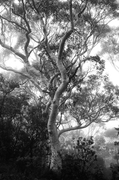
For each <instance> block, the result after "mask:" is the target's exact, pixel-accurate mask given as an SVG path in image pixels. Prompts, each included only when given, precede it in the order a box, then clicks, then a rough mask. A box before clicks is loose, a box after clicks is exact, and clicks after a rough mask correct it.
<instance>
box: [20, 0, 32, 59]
mask: <svg viewBox="0 0 119 180" xmlns="http://www.w3.org/2000/svg"><path fill="white" fill-rule="evenodd" d="M22 4H23V19H24V21H25V23H26V26H27V28H28V29H27V32H26V43H25V46H24V50H25V54H26V56H27V58H28V56H29V53H28V46H29V43H30V37H29V34H30V33H31V28H30V25H29V22H28V20H27V17H26V9H25V4H24V0H22Z"/></svg>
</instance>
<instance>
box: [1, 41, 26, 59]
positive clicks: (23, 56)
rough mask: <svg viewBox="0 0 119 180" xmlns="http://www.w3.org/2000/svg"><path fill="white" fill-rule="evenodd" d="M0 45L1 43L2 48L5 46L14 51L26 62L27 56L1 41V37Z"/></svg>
mask: <svg viewBox="0 0 119 180" xmlns="http://www.w3.org/2000/svg"><path fill="white" fill-rule="evenodd" d="M0 45H1V46H2V47H3V48H5V49H7V50H9V51H11V52H12V53H14V54H15V55H17V56H18V57H20V58H21V59H22V60H23V61H24V62H25V63H27V58H26V56H25V55H23V54H21V53H20V52H18V51H16V50H15V49H13V48H12V47H11V46H9V45H7V44H5V43H3V42H2V41H1V39H0Z"/></svg>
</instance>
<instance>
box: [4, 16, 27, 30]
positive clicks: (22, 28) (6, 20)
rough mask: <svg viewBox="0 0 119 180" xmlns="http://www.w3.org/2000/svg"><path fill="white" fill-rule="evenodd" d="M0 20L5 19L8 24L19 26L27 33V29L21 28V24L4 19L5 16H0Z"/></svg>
mask: <svg viewBox="0 0 119 180" xmlns="http://www.w3.org/2000/svg"><path fill="white" fill-rule="evenodd" d="M0 18H1V19H4V20H5V21H7V22H9V23H11V24H14V25H16V26H18V27H19V28H20V29H23V30H24V31H27V29H26V28H24V27H23V26H21V25H20V24H18V23H17V22H15V21H12V20H9V19H7V18H5V17H3V16H1V15H0Z"/></svg>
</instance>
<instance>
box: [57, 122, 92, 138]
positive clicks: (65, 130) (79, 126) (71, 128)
mask: <svg viewBox="0 0 119 180" xmlns="http://www.w3.org/2000/svg"><path fill="white" fill-rule="evenodd" d="M91 123H93V121H90V122H89V123H88V124H86V125H84V126H81V125H78V126H74V127H69V128H66V129H62V130H60V131H59V133H58V137H60V136H61V134H63V133H65V132H68V131H73V130H77V129H84V128H86V127H88V126H89V125H90V124H91Z"/></svg>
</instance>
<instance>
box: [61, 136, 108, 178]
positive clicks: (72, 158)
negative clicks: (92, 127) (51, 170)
mask: <svg viewBox="0 0 119 180" xmlns="http://www.w3.org/2000/svg"><path fill="white" fill-rule="evenodd" d="M93 143H94V142H93V138H92V137H91V138H90V139H85V138H82V137H79V138H78V140H76V144H75V146H74V148H73V149H71V150H70V151H69V153H68V154H67V151H66V154H65V155H64V157H63V169H62V176H63V179H79V178H81V179H93V178H95V179H98V178H99V179H100V178H101V179H103V172H102V170H103V168H104V167H105V165H104V161H103V160H102V159H101V158H99V157H97V155H96V153H95V151H94V149H93V148H94V147H93Z"/></svg>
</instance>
